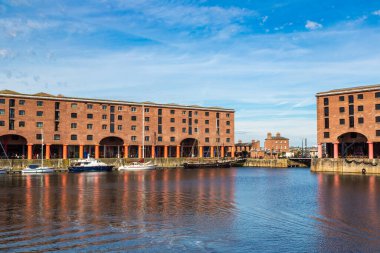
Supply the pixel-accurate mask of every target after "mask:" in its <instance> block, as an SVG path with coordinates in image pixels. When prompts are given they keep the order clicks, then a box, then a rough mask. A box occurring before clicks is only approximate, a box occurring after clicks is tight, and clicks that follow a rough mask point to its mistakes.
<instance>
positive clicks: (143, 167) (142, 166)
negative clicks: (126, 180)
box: [118, 162, 156, 171]
mask: <svg viewBox="0 0 380 253" xmlns="http://www.w3.org/2000/svg"><path fill="white" fill-rule="evenodd" d="M154 169H156V165H154V164H153V163H151V162H147V163H139V162H134V163H132V164H128V165H124V166H120V167H119V168H118V170H119V171H134V170H154Z"/></svg>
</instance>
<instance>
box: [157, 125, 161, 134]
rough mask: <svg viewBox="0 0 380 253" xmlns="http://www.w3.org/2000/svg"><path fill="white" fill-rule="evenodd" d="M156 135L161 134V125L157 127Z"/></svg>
mask: <svg viewBox="0 0 380 253" xmlns="http://www.w3.org/2000/svg"><path fill="white" fill-rule="evenodd" d="M158 134H162V125H159V126H158Z"/></svg>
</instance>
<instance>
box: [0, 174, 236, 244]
mask: <svg viewBox="0 0 380 253" xmlns="http://www.w3.org/2000/svg"><path fill="white" fill-rule="evenodd" d="M234 173H235V172H234V171H233V170H215V171H203V170H199V171H198V172H197V173H194V172H191V171H190V172H186V171H183V170H162V171H150V172H132V173H122V174H118V173H89V174H85V173H83V174H62V175H27V176H12V177H8V178H7V180H4V181H3V183H5V184H3V185H2V186H1V188H2V190H1V195H0V200H1V203H3V204H7V205H8V208H4V206H3V205H2V206H1V207H0V227H1V228H4V229H2V230H1V231H0V243H1V246H0V250H7V249H15V248H16V249H17V248H18V249H23V250H26V251H29V250H32V249H33V250H47V249H51V248H54V247H57V245H58V246H59V248H60V249H74V248H81V247H84V245H87V246H94V247H95V246H96V245H107V244H112V245H113V246H118V245H119V246H120V247H121V248H123V249H125V248H128V247H131V245H130V244H131V241H133V242H134V243H132V244H133V245H134V246H133V247H137V248H139V247H142V248H145V247H146V246H147V240H146V237H147V236H150V237H151V238H157V239H159V240H158V241H156V242H155V244H161V243H162V244H164V245H166V244H167V239H165V238H169V237H173V238H172V239H171V240H174V239H175V236H173V235H174V234H176V233H177V232H178V231H179V233H178V234H177V235H176V236H177V237H178V238H177V239H179V240H181V236H188V234H189V233H191V231H192V229H195V227H196V229H199V228H200V227H202V226H207V224H205V223H204V222H205V220H204V219H203V218H204V217H205V216H213V217H215V219H216V220H222V222H220V223H219V224H218V223H215V224H213V226H214V227H213V229H215V228H216V229H218V226H220V229H221V230H224V229H225V227H226V226H227V227H228V226H229V225H228V224H226V223H228V222H229V220H231V219H233V215H232V214H233V213H234V211H233V210H234V209H235V206H234V180H233V178H234V175H233V174H234ZM194 217H195V218H194ZM164 231H166V232H167V233H168V234H165V233H164ZM176 231H177V232H176ZM182 239H183V238H182ZM152 242H153V241H150V242H149V243H152ZM149 243H148V245H149ZM116 248H117V247H116Z"/></svg>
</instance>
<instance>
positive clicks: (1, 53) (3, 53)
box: [0, 48, 11, 59]
mask: <svg viewBox="0 0 380 253" xmlns="http://www.w3.org/2000/svg"><path fill="white" fill-rule="evenodd" d="M10 55H11V52H10V51H9V50H7V49H4V48H0V59H1V58H6V57H8V56H10Z"/></svg>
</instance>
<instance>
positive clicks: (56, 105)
mask: <svg viewBox="0 0 380 253" xmlns="http://www.w3.org/2000/svg"><path fill="white" fill-rule="evenodd" d="M54 106H55V109H56V110H59V106H60V103H59V102H55V104H54Z"/></svg>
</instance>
